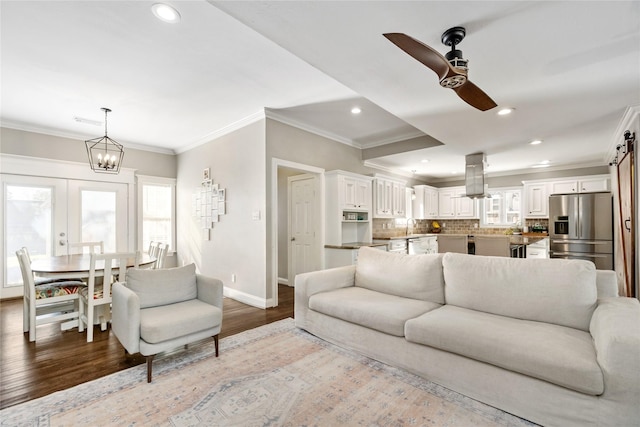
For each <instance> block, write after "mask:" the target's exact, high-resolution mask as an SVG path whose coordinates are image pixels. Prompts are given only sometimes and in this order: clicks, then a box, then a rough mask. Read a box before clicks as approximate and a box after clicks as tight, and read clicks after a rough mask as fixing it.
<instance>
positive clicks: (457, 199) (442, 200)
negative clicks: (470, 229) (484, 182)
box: [438, 187, 478, 219]
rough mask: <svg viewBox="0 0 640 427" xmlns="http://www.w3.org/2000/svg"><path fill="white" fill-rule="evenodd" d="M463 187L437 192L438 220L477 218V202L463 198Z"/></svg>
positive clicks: (448, 188)
mask: <svg viewBox="0 0 640 427" xmlns="http://www.w3.org/2000/svg"><path fill="white" fill-rule="evenodd" d="M465 194H466V188H465V187H445V188H440V189H439V190H438V218H442V219H445V218H459V219H465V218H478V200H477V199H471V198H469V197H466V196H465Z"/></svg>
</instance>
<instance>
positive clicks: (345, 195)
mask: <svg viewBox="0 0 640 427" xmlns="http://www.w3.org/2000/svg"><path fill="white" fill-rule="evenodd" d="M338 181H339V185H340V188H341V191H340V194H339V197H340V202H341V203H340V204H341V206H342V208H343V209H361V210H369V209H370V208H371V178H369V179H366V177H364V178H362V179H361V178H357V177H354V176H346V175H340V176H339V177H338Z"/></svg>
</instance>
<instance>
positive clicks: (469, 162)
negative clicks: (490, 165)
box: [464, 153, 491, 199]
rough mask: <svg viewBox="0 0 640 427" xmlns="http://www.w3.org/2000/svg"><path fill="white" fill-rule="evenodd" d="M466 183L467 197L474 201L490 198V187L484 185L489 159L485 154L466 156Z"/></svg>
mask: <svg viewBox="0 0 640 427" xmlns="http://www.w3.org/2000/svg"><path fill="white" fill-rule="evenodd" d="M465 163H466V168H465V173H464V183H465V187H466V194H465V197H470V198H472V199H482V198H485V197H486V198H489V197H491V195H490V194H489V191H488V187H489V186H488V185H487V184H485V183H484V169H485V167H486V164H487V159H486V156H485V154H484V153H474V154H467V155H466V156H465Z"/></svg>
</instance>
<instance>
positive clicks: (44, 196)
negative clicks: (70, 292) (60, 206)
mask: <svg viewBox="0 0 640 427" xmlns="http://www.w3.org/2000/svg"><path fill="white" fill-rule="evenodd" d="M5 195H6V196H5V197H6V200H5V204H4V205H5V223H6V227H7V228H6V260H5V261H6V263H5V265H6V270H7V283H6V285H5V286H6V287H8V286H22V275H21V274H20V266H19V265H18V259H17V258H16V251H17V250H18V249H20V248H22V247H23V246H24V247H26V248H27V249H28V250H29V254H30V255H31V260H32V261H33V260H35V259H38V258H41V257H45V256H51V255H52V254H51V248H52V244H51V237H52V236H51V229H52V221H53V217H52V210H51V207H52V198H53V189H52V188H50V187H30V186H18V185H7V186H6V191H5Z"/></svg>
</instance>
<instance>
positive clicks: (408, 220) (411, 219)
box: [404, 218, 418, 236]
mask: <svg viewBox="0 0 640 427" xmlns="http://www.w3.org/2000/svg"><path fill="white" fill-rule="evenodd" d="M409 222H412V223H413V225H412V226H411V231H413V228H414V227H415V226H416V225H417V224H418V221H416V220H415V219H413V218H407V228H406V230H405V231H404V235H405V236H408V235H409Z"/></svg>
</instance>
